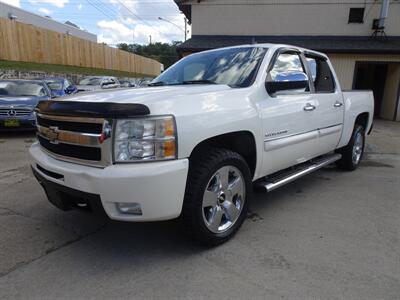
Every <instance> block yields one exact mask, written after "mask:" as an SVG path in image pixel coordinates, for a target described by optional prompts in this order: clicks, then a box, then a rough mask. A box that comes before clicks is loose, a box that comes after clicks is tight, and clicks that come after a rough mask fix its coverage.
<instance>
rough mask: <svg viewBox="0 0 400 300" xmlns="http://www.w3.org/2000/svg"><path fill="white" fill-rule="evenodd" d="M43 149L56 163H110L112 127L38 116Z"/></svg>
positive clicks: (97, 121) (106, 123) (96, 121)
mask: <svg viewBox="0 0 400 300" xmlns="http://www.w3.org/2000/svg"><path fill="white" fill-rule="evenodd" d="M37 134H38V140H39V143H40V145H41V146H42V149H44V150H45V151H46V152H48V153H49V154H50V155H52V156H54V157H55V158H57V159H61V160H65V161H72V162H74V163H80V164H84V165H92V166H99V167H102V166H107V165H109V164H110V163H111V147H112V145H111V139H110V138H109V137H110V135H111V125H110V123H109V121H107V120H105V119H102V118H82V117H69V116H54V115H45V114H41V113H38V114H37Z"/></svg>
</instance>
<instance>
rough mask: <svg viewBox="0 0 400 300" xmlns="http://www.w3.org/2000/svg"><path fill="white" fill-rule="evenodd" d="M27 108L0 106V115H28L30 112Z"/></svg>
mask: <svg viewBox="0 0 400 300" xmlns="http://www.w3.org/2000/svg"><path fill="white" fill-rule="evenodd" d="M32 111H33V110H32V109H29V108H0V116H2V117H22V116H29V115H30V114H31V113H32Z"/></svg>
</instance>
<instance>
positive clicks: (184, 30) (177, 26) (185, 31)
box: [158, 17, 187, 41]
mask: <svg viewBox="0 0 400 300" xmlns="http://www.w3.org/2000/svg"><path fill="white" fill-rule="evenodd" d="M158 19H159V20H160V21H165V22H168V23H170V24H172V25H174V26H175V27H176V28H178V29H179V30H182V31H183V33H184V34H185V41H186V40H187V19H186V18H185V29H182V27H180V26H179V25H176V24H175V23H174V22H171V21H170V20H167V19H164V18H161V17H158Z"/></svg>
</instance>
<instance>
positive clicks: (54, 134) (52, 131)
mask: <svg viewBox="0 0 400 300" xmlns="http://www.w3.org/2000/svg"><path fill="white" fill-rule="evenodd" d="M58 134H59V132H58V127H56V126H50V127H49V128H48V129H47V132H46V137H47V138H48V140H49V142H50V143H52V144H58V141H57V140H58Z"/></svg>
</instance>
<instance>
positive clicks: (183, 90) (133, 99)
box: [64, 84, 232, 106]
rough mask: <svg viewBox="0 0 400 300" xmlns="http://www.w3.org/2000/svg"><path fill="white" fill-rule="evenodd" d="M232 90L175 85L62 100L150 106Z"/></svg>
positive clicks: (79, 96) (99, 92)
mask: <svg viewBox="0 0 400 300" xmlns="http://www.w3.org/2000/svg"><path fill="white" fill-rule="evenodd" d="M227 90H232V88H230V87H229V86H227V85H214V84H213V85H177V86H161V87H144V88H137V89H118V90H106V91H104V90H102V91H96V92H93V93H83V94H79V93H78V94H75V95H72V96H68V97H66V98H64V99H65V100H68V101H90V102H115V103H140V104H144V105H150V106H151V105H152V104H155V103H160V102H170V101H171V100H177V99H178V98H188V96H195V95H201V94H209V93H211V94H212V93H218V92H224V91H227Z"/></svg>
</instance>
